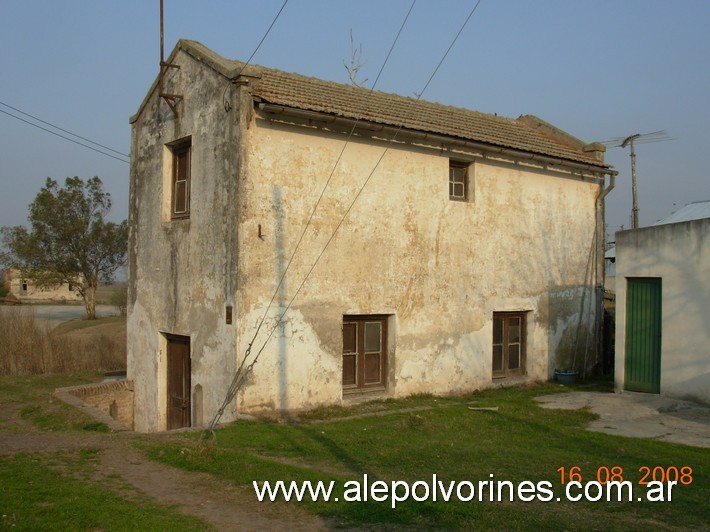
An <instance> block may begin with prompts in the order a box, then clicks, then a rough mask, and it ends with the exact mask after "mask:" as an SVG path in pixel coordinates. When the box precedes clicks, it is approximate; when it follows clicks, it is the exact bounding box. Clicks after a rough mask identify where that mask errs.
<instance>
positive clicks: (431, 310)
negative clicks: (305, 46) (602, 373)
mask: <svg viewBox="0 0 710 532" xmlns="http://www.w3.org/2000/svg"><path fill="white" fill-rule="evenodd" d="M166 63H167V64H168V66H166V67H165V68H164V69H163V74H162V75H161V76H160V77H159V78H158V79H156V81H155V82H154V83H153V85H152V87H151V88H150V90H149V92H148V94H147V95H146V97H145V99H144V101H143V102H142V104H141V105H140V107H139V109H138V112H137V113H136V114H135V115H134V116H133V117H132V118H131V123H132V146H131V161H132V162H131V183H130V215H129V223H130V244H129V303H128V379H129V380H131V381H133V389H134V393H135V399H134V403H135V404H134V418H135V419H134V421H135V427H136V429H137V430H140V431H156V430H164V429H170V428H177V427H182V426H204V425H206V424H207V423H209V422H210V420H211V419H212V418H213V416H214V415H215V413H216V412H217V411H218V409H219V408H220V405H221V404H222V402H223V400H224V398H225V396H226V393H227V390H228V388H229V386H230V383H231V382H232V378H233V375H234V374H235V372H236V371H237V369H238V368H239V367H240V365H241V364H242V361H243V360H244V357H245V354H248V357H247V360H246V365H249V364H251V363H252V362H253V361H254V359H255V358H257V357H258V360H257V361H256V363H255V364H254V365H253V369H252V371H251V372H250V373H249V374H248V378H247V379H246V381H245V382H244V384H243V385H242V386H241V387H240V388H239V390H238V392H237V394H236V398H235V400H234V401H233V402H231V403H230V404H229V405H228V408H227V409H226V410H225V411H224V415H223V417H222V420H223V421H229V420H233V419H235V417H236V416H237V415H238V413H249V412H251V413H253V412H260V411H272V412H273V411H294V410H299V409H305V408H310V407H315V406H317V405H323V404H341V403H344V402H348V401H351V400H356V399H360V398H363V397H382V396H385V397H403V396H407V395H410V394H415V393H432V394H450V393H459V392H467V391H472V390H475V389H480V388H485V387H491V386H495V385H498V384H508V383H520V382H525V381H531V380H546V379H548V378H550V377H551V376H552V375H553V372H554V370H555V368H575V369H578V370H579V371H583V372H584V371H588V370H591V369H593V368H594V367H595V365H597V364H598V361H599V355H598V347H597V346H598V342H597V339H598V335H599V331H600V325H601V321H600V318H601V311H600V305H601V299H600V293H601V292H600V286H601V283H602V277H603V266H604V264H603V248H602V246H601V244H602V243H603V240H604V239H603V238H602V237H603V235H604V228H603V197H604V195H605V194H606V193H607V192H608V190H609V189H610V186H611V185H607V183H606V182H605V179H606V176H610V178H613V176H614V175H615V172H614V171H613V170H611V169H610V167H609V166H608V165H607V164H605V163H604V161H603V150H604V148H603V146H601V145H599V144H589V145H588V144H585V143H583V142H581V141H579V140H578V139H576V138H574V137H572V136H571V135H568V134H566V133H564V132H562V131H560V130H558V129H557V128H555V127H553V126H551V125H550V124H548V123H546V122H544V121H542V120H540V119H538V118H535V117H533V116H522V117H520V118H518V119H510V118H504V117H499V116H494V115H488V114H482V113H478V112H474V111H470V110H466V109H460V108H454V107H449V106H445V105H440V104H437V103H432V102H426V101H418V100H415V99H413V98H407V97H403V96H398V95H394V94H386V93H382V92H378V91H369V90H366V89H363V88H358V87H354V86H350V85H344V84H338V83H332V82H328V81H322V80H319V79H314V78H308V77H304V76H301V75H297V74H291V73H286V72H282V71H278V70H274V69H270V68H265V67H261V66H254V65H245V64H244V63H241V62H238V61H232V60H227V59H224V58H222V57H220V56H218V55H217V54H215V53H214V52H212V51H210V50H209V49H207V48H206V47H204V46H203V45H201V44H199V43H197V42H194V41H187V40H181V41H179V42H178V44H177V46H176V47H175V49H174V50H173V52H172V54H171V55H170V57H169V58H168V59H167V61H166ZM609 181H610V182H611V179H609Z"/></svg>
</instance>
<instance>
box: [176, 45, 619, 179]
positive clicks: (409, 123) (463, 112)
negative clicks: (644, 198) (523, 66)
mask: <svg viewBox="0 0 710 532" xmlns="http://www.w3.org/2000/svg"><path fill="white" fill-rule="evenodd" d="M179 46H182V47H183V48H185V47H189V48H191V49H192V51H193V52H197V53H198V54H199V55H201V56H202V58H203V59H206V60H208V61H209V62H210V63H211V64H212V66H214V67H217V68H219V67H221V69H223V70H224V71H225V72H224V73H225V74H227V73H229V74H228V75H231V76H234V75H236V74H237V73H242V74H244V75H246V76H249V77H251V78H252V81H251V86H252V94H253V95H254V96H255V97H258V98H261V99H262V100H263V101H265V102H268V103H272V104H277V105H282V106H284V107H293V108H297V109H302V110H308V111H315V112H322V113H328V114H331V115H334V116H338V117H342V118H351V119H360V120H366V121H368V122H374V123H377V124H383V125H388V126H394V127H399V126H402V127H404V128H406V129H410V130H416V131H421V132H428V133H435V134H438V135H445V136H450V137H455V138H458V139H463V140H469V141H475V142H479V143H485V144H490V145H494V146H499V147H504V148H511V149H514V150H519V151H524V152H529V153H535V154H540V155H546V156H549V157H554V158H560V159H564V160H568V161H575V162H581V163H586V164H591V165H594V166H598V167H602V168H609V165H607V164H605V163H603V162H601V161H599V160H598V159H596V158H595V157H594V155H593V153H589V152H584V151H583V149H582V147H583V145H584V143H583V142H582V141H580V140H578V139H575V138H574V137H572V136H570V135H568V134H566V133H564V132H563V131H560V130H557V129H556V128H554V127H553V126H551V125H549V124H547V123H545V122H543V121H541V120H539V119H537V118H535V117H530V116H528V117H520V118H518V119H513V118H505V117H501V116H496V115H491V114H485V113H479V112H477V111H471V110H469V109H463V108H458V107H451V106H447V105H442V104H439V103H433V102H429V101H424V100H416V99H414V98H409V97H405V96H399V95H396V94H389V93H384V92H380V91H370V90H368V89H362V88H358V87H354V86H352V85H346V84H341V83H334V82H330V81H324V80H320V79H317V78H312V77H306V76H302V75H300V74H293V73H288V72H283V71H280V70H275V69H271V68H266V67H262V66H257V65H248V66H247V67H246V68H243V65H244V64H243V63H241V62H239V61H229V60H225V59H224V58H222V57H220V56H219V55H217V54H215V53H214V52H212V51H211V50H209V49H208V48H206V47H204V46H203V45H201V44H200V43H197V42H195V41H184V40H183V41H180V44H179ZM530 119H532V122H538V123H541V124H544V126H546V127H533V125H531V120H530Z"/></svg>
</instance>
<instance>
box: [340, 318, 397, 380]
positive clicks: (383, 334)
mask: <svg viewBox="0 0 710 532" xmlns="http://www.w3.org/2000/svg"><path fill="white" fill-rule="evenodd" d="M389 317H390V316H389V315H387V314H346V315H344V316H343V325H342V327H343V330H342V332H343V350H342V359H341V363H342V367H343V371H341V386H342V389H343V394H352V393H360V392H367V391H384V390H386V389H387V380H388V369H389V360H388V358H389V333H388V329H389V327H388V325H389V323H388V322H389ZM368 324H378V325H379V326H380V340H379V344H380V345H379V351H377V352H376V353H377V355H379V357H380V358H379V374H380V378H379V379H378V380H377V381H376V382H374V381H372V382H367V376H366V366H365V365H366V359H367V358H368V357H370V356H372V355H374V354H375V352H372V351H370V352H367V349H366V345H365V344H366V342H365V329H366V327H367V325H368ZM353 325H354V326H355V331H356V339H355V340H356V341H355V346H354V350H353V349H352V348H351V347H346V345H345V344H346V343H347V340H346V335H347V333H346V328H347V327H348V326H353ZM346 358H354V361H355V369H354V377H355V382H354V383H351V382H348V383H346V382H345V371H346Z"/></svg>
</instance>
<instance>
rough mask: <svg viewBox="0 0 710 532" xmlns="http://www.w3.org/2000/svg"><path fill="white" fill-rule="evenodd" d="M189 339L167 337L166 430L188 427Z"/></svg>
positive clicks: (189, 404) (189, 407)
mask: <svg viewBox="0 0 710 532" xmlns="http://www.w3.org/2000/svg"><path fill="white" fill-rule="evenodd" d="M190 372H191V368H190V338H189V337H187V336H169V337H168V430H172V429H179V428H182V427H189V426H190V418H191V416H190V414H191V411H192V409H191V403H190V392H191V386H190Z"/></svg>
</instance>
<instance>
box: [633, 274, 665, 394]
mask: <svg viewBox="0 0 710 532" xmlns="http://www.w3.org/2000/svg"><path fill="white" fill-rule="evenodd" d="M625 351H626V353H625V364H624V366H625V377H624V381H625V382H624V388H626V389H627V390H630V391H635V392H647V393H660V391H661V279H660V278H630V279H627V284H626V350H625Z"/></svg>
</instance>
